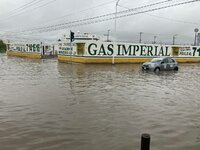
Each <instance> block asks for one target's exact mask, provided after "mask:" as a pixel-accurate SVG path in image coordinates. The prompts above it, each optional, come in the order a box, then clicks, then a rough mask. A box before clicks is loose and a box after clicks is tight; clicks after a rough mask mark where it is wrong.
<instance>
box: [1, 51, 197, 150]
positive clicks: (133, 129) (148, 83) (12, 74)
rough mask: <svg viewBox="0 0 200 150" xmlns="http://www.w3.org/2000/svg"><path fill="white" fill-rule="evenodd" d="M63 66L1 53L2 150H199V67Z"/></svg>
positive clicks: (190, 65)
mask: <svg viewBox="0 0 200 150" xmlns="http://www.w3.org/2000/svg"><path fill="white" fill-rule="evenodd" d="M179 67H180V70H179V71H178V72H160V73H159V74H155V73H153V72H142V71H141V64H116V65H111V64H107V65H106V64H102V65H100V64H98V65H97V64H96V65H95V64H90V65H89V64H65V63H58V62H57V60H56V59H45V60H34V59H27V58H16V57H7V56H6V55H3V54H0V147H1V148H0V149H2V150H135V149H140V136H141V134H142V133H149V134H151V149H152V150H200V64H199V63H194V64H179Z"/></svg>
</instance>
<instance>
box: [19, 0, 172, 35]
mask: <svg viewBox="0 0 200 150" xmlns="http://www.w3.org/2000/svg"><path fill="white" fill-rule="evenodd" d="M170 1H173V0H165V1H161V2H157V3H152V4H149V5H144V6H140V7H137V8H133V9H129V10H124V11H120V12H118V13H117V14H123V13H128V12H131V11H135V10H139V9H143V8H148V7H152V6H154V5H159V4H163V3H166V2H170ZM112 15H115V13H108V14H104V15H100V16H95V17H90V18H85V19H81V20H75V21H71V22H67V23H62V24H55V25H50V26H46V27H38V28H33V29H29V30H24V31H22V32H27V31H35V30H42V29H45V28H52V27H57V26H62V25H67V24H74V23H78V22H84V21H88V20H93V19H98V18H103V17H108V16H112Z"/></svg>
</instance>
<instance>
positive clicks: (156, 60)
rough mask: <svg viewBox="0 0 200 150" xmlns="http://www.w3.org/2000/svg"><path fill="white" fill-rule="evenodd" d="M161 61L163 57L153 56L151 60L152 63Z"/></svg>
mask: <svg viewBox="0 0 200 150" xmlns="http://www.w3.org/2000/svg"><path fill="white" fill-rule="evenodd" d="M161 61H162V59H161V58H153V59H152V60H151V62H152V63H158V62H161Z"/></svg>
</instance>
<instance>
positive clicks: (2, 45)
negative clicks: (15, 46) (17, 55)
mask: <svg viewBox="0 0 200 150" xmlns="http://www.w3.org/2000/svg"><path fill="white" fill-rule="evenodd" d="M4 52H6V44H5V43H4V42H3V41H2V40H0V53H4Z"/></svg>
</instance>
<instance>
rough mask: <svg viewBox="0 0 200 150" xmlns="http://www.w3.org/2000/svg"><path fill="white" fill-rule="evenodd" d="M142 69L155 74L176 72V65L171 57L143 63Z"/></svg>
mask: <svg viewBox="0 0 200 150" xmlns="http://www.w3.org/2000/svg"><path fill="white" fill-rule="evenodd" d="M142 69H143V70H152V71H156V72H157V71H161V70H175V71H178V63H177V62H176V60H175V59H174V58H171V57H163V58H153V59H152V60H151V61H150V62H145V63H143V65H142Z"/></svg>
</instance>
